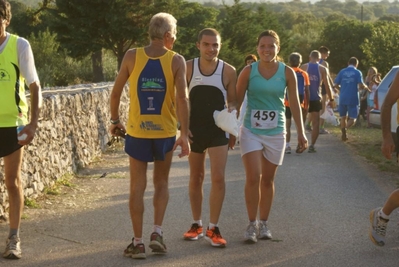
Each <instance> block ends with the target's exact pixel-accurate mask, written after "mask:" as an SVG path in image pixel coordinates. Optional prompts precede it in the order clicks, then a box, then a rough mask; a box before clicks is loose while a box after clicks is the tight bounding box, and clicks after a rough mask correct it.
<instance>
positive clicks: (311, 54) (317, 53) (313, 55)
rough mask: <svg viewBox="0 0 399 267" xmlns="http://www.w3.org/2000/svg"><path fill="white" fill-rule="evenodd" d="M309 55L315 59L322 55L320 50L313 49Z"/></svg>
mask: <svg viewBox="0 0 399 267" xmlns="http://www.w3.org/2000/svg"><path fill="white" fill-rule="evenodd" d="M309 56H310V57H311V58H313V59H319V58H320V57H321V55H320V52H319V51H318V50H313V51H312V52H310V55H309Z"/></svg>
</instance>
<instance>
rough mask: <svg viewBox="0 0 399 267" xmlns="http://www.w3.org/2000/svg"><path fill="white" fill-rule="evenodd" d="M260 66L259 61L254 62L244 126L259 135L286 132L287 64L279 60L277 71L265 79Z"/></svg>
mask: <svg viewBox="0 0 399 267" xmlns="http://www.w3.org/2000/svg"><path fill="white" fill-rule="evenodd" d="M258 67H259V61H258V62H255V63H252V66H251V73H250V76H249V84H248V89H247V97H248V102H247V110H246V112H245V118H244V126H245V127H246V128H248V129H249V130H250V131H251V132H252V133H254V134H258V135H277V134H280V133H285V106H284V96H285V93H286V87H287V81H286V77H285V68H286V66H285V64H284V63H282V62H279V66H278V69H277V72H276V73H275V74H274V75H273V76H272V77H271V78H270V79H265V78H264V77H263V76H262V75H261V74H260V73H259V70H258Z"/></svg>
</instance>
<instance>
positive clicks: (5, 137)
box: [0, 127, 22, 158]
mask: <svg viewBox="0 0 399 267" xmlns="http://www.w3.org/2000/svg"><path fill="white" fill-rule="evenodd" d="M21 147H22V146H21V145H20V144H18V137H17V127H7V128H0V158H2V157H5V156H8V155H10V154H12V153H13V152H15V151H17V150H18V149H20V148H21Z"/></svg>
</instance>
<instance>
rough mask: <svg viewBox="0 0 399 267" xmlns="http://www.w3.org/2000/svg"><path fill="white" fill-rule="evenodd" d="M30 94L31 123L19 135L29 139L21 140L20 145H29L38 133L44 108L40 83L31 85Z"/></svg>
mask: <svg viewBox="0 0 399 267" xmlns="http://www.w3.org/2000/svg"><path fill="white" fill-rule="evenodd" d="M29 92H30V122H29V124H28V125H26V126H25V127H24V129H23V130H22V131H21V132H20V133H19V136H21V135H23V134H26V135H27V137H26V139H24V140H19V141H18V144H20V145H28V144H29V143H30V142H32V140H33V137H34V136H35V133H36V128H37V123H38V120H39V115H40V109H41V106H42V92H41V87H40V84H39V82H33V83H31V84H30V85H29Z"/></svg>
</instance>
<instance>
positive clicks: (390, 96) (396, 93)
mask: <svg viewBox="0 0 399 267" xmlns="http://www.w3.org/2000/svg"><path fill="white" fill-rule="evenodd" d="M395 103H397V106H398V117H397V118H396V120H397V124H398V125H399V72H398V73H397V74H396V76H395V78H394V80H393V82H392V84H391V86H390V87H389V90H388V93H387V94H386V96H385V99H384V103H383V104H382V107H381V128H382V138H383V139H382V146H381V150H382V154H384V156H385V157H386V158H387V159H391V158H392V153H393V152H394V151H395V144H396V157H397V160H398V159H399V156H398V152H399V151H398V150H399V148H398V146H399V144H398V141H399V140H398V139H399V136H398V133H399V126H398V127H397V130H396V140H393V138H392V133H391V111H392V106H393V105H394V104H395ZM398 207H399V189H396V190H395V191H393V192H392V193H391V195H390V196H389V198H388V199H387V200H386V202H385V204H384V206H383V207H382V208H376V209H373V210H372V211H371V212H370V223H371V227H370V230H369V237H370V239H371V241H373V243H374V244H376V245H377V246H384V245H385V234H386V230H387V224H388V221H389V216H390V215H391V213H392V212H393V211H394V210H395V209H396V208H398Z"/></svg>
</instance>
